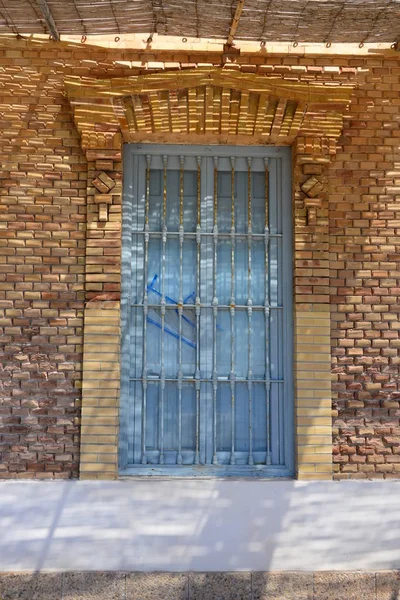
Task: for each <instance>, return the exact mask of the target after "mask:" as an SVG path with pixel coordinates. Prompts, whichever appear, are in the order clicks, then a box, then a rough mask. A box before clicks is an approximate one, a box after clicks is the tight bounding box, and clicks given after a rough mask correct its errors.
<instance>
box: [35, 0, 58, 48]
mask: <svg viewBox="0 0 400 600" xmlns="http://www.w3.org/2000/svg"><path fill="white" fill-rule="evenodd" d="M37 3H38V5H39V8H40V10H41V11H42V15H43V17H44V20H45V21H46V25H47V27H48V29H49V31H50V35H51V37H52V38H53V40H55V41H56V42H59V41H60V34H59V32H58V29H57V27H56V24H55V22H54V19H53V15H52V14H51V12H50V8H49V5H48V4H47V2H46V0H37Z"/></svg>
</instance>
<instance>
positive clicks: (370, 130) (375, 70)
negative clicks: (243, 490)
mask: <svg viewBox="0 0 400 600" xmlns="http://www.w3.org/2000/svg"><path fill="white" fill-rule="evenodd" d="M351 63H352V64H357V65H358V64H359V65H360V66H362V67H363V68H365V67H369V70H368V71H367V73H366V76H365V82H364V84H363V85H362V86H360V88H359V89H358V90H356V92H355V94H354V98H353V101H352V105H351V112H350V114H349V118H348V121H347V125H346V127H345V130H344V132H343V137H342V139H341V140H340V148H339V149H338V154H337V157H336V159H335V161H333V163H332V166H331V169H330V181H329V183H330V193H329V203H330V207H329V226H330V233H331V235H330V276H331V280H330V286H331V287H330V292H331V325H332V361H333V373H334V374H335V377H334V380H333V399H334V420H333V424H334V463H335V477H336V478H366V477H368V478H380V479H382V478H393V477H395V478H397V477H399V476H400V424H399V417H400V410H399V401H400V377H399V364H400V337H399V330H400V319H399V313H400V236H399V234H400V195H399V194H400V128H399V124H400V98H399V91H400V61H399V59H398V58H397V57H396V58H394V59H388V60H380V59H379V58H377V59H371V60H370V61H357V60H353V61H351Z"/></svg>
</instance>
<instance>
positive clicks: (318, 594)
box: [0, 571, 400, 600]
mask: <svg viewBox="0 0 400 600" xmlns="http://www.w3.org/2000/svg"><path fill="white" fill-rule="evenodd" d="M158 598H159V599H162V600H211V599H215V600H400V572H399V571H377V572H348V571H346V572H327V571H326V572H321V571H319V572H315V573H312V572H286V571H282V572H278V571H272V572H226V573H122V572H93V571H91V572H65V573H35V574H29V573H0V600H17V599H18V600H153V599H158Z"/></svg>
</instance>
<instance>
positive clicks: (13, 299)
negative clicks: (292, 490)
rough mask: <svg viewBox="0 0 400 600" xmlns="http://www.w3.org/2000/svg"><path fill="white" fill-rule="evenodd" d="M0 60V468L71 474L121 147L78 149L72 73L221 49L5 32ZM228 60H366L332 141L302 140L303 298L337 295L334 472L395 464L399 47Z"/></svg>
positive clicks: (339, 76) (113, 273)
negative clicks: (370, 54) (144, 46)
mask: <svg viewBox="0 0 400 600" xmlns="http://www.w3.org/2000/svg"><path fill="white" fill-rule="evenodd" d="M0 61H1V71H0V85H1V88H0V89H1V91H0V126H1V131H2V143H1V149H0V156H1V163H2V170H1V174H0V177H1V179H0V186H1V189H0V309H1V316H0V319H1V320H0V329H1V331H0V341H1V355H0V366H1V386H2V387H1V404H0V419H1V420H0V476H8V477H15V476H18V477H71V476H76V475H77V472H78V460H79V456H78V449H79V439H78V438H79V417H80V387H81V379H82V376H81V363H82V345H83V309H84V301H85V293H86V300H91V301H96V300H102V301H110V300H112V301H114V300H117V299H118V297H119V286H120V273H119V269H120V262H119V255H120V246H119V239H120V211H121V205H120V187H121V163H120V156H118V155H117V154H115V153H113V151H112V150H111V149H110V150H108V152H104V153H103V154H104V155H101V156H99V155H95V154H90V151H89V152H88V155H87V157H86V156H84V155H83V153H82V151H81V150H80V142H79V139H78V135H77V133H76V129H75V126H74V124H73V119H72V113H71V109H70V107H69V105H68V102H67V101H66V99H65V96H64V84H63V79H64V77H65V76H66V75H77V74H78V75H80V76H85V75H88V76H89V75H90V76H91V77H93V76H95V77H109V76H114V77H116V76H118V77H119V76H121V77H122V76H127V75H133V74H138V73H141V72H146V73H149V72H152V71H153V72H156V71H158V70H160V69H163V68H165V69H172V68H174V69H176V68H193V66H194V65H195V64H196V63H200V64H202V65H210V66H212V65H220V63H221V56H220V55H219V54H218V53H215V52H214V53H208V54H201V53H183V52H174V51H171V52H163V53H160V54H159V55H156V54H154V53H151V52H150V51H147V53H144V54H143V53H140V52H138V51H129V50H118V51H117V50H108V51H106V50H102V49H99V48H95V47H89V46H88V47H86V46H84V45H77V46H74V45H72V44H63V43H61V44H55V43H47V42H46V43H43V42H37V41H31V42H28V41H26V40H2V41H0ZM227 68H233V69H238V68H241V69H242V70H243V71H244V72H250V73H260V74H272V75H275V76H281V77H285V78H293V79H295V80H302V81H312V80H313V81H315V80H316V81H327V82H330V81H331V80H333V79H335V81H343V82H347V81H348V80H349V78H351V77H354V73H355V71H356V70H357V69H360V70H361V71H362V74H363V78H364V81H363V82H362V84H361V85H360V87H359V89H357V90H356V92H355V93H354V95H353V100H352V104H351V107H350V111H349V113H348V115H347V117H346V122H345V128H344V132H343V136H342V138H341V140H340V143H339V148H338V149H337V154H336V155H334V150H335V149H334V148H332V147H331V146H329V144H328V145H326V143H325V142H324V141H323V140H321V142H320V147H315V143H314V142H312V141H311V140H308V139H306V138H304V139H302V140H298V141H297V145H296V151H297V154H296V157H297V158H296V161H295V164H294V173H295V178H296V182H297V183H296V185H295V186H294V187H295V189H294V201H295V215H294V217H295V222H296V228H295V231H296V236H295V281H294V286H295V292H296V302H297V304H298V308H299V310H301V311H303V312H307V311H310V310H315V308H313V307H315V306H316V305H321V306H322V305H324V306H327V305H328V304H329V303H330V305H331V341H332V362H333V373H334V378H333V389H332V398H333V404H334V406H333V408H334V412H333V415H334V421H333V424H334V435H335V438H334V469H335V476H336V477H338V478H359V477H377V478H385V477H398V476H399V474H400V454H399V453H400V423H399V415H400V412H399V400H400V393H399V363H400V356H399V348H400V338H399V330H400V329H399V326H398V320H399V312H400V301H399V294H400V277H399V272H400V271H399V265H398V263H399V261H400V252H399V239H400V238H399V235H398V234H399V230H400V217H399V212H400V209H399V201H398V195H399V192H400V170H399V166H398V165H399V164H400V160H399V159H400V156H399V154H400V151H399V146H400V144H399V141H400V140H399V138H400V132H399V121H400V117H399V105H400V100H399V98H398V94H399V90H400V65H399V56H398V55H397V54H395V53H391V54H390V55H389V56H387V57H386V58H385V57H384V56H382V57H379V56H378V57H375V58H363V57H360V58H351V57H348V58H346V57H334V56H329V57H328V56H326V57H322V56H319V57H314V58H313V57H312V56H305V57H300V56H299V57H297V58H296V57H293V56H291V57H285V56H270V55H268V54H263V55H260V54H258V55H257V56H256V55H246V54H244V55H242V56H239V57H238V58H237V62H236V63H235V64H228V65H227ZM114 133H115V132H113V135H114ZM99 136H102V137H103V138H104V139H105V140H106V139H107V136H106V135H105V134H104V132H101V131H99ZM114 141H115V140H114ZM112 148H114V146H112ZM299 157H300V158H299ZM301 157H302V158H301ZM310 157H312V159H311V160H310ZM326 159H328V160H326ZM103 171H104V172H106V173H107V175H108V176H110V177H111V178H113V179H114V180H115V181H116V186H115V188H113V189H112V190H111V191H110V194H111V195H112V198H111V203H109V202H107V203H105V204H106V208H105V209H104V205H102V204H99V203H97V202H96V201H95V198H94V196H95V194H98V193H99V192H98V190H96V188H95V187H94V186H93V184H92V181H93V180H94V179H95V178H96V177H97V176H98V175H99V174H100V173H102V172H103ZM310 178H316V179H318V183H319V184H321V185H322V187H318V183H317V184H315V182H314V180H313V179H311V182H310ZM307 182H308V183H307ZM313 182H314V186H315V185H316V186H317V187H313V186H311V184H312V183H313ZM304 184H305V186H304ZM301 186H303V189H301ZM309 186H311V187H309ZM101 206H103V209H102V210H103V213H102V217H104V216H106V218H107V220H104V221H101V220H100V221H99V210H100V209H99V207H101ZM104 210H106V213H104ZM302 343H303V342H302ZM310 398H311V395H310ZM323 408H324V409H325V407H323ZM324 418H326V415H325V416H324ZM303 433H304V435H309V434H311V435H316V434H317V433H321V432H315V431H309V432H303ZM326 433H327V432H326V431H325V430H324V431H323V432H322V433H321V435H323V439H322V441H321V440H320V441H318V442H317V439H315V440H314V441H315V446H316V447H317V445H320V444H322V445H325V444H326V439H325V436H326ZM328 434H329V432H328ZM323 450H324V449H323ZM324 469H326V465H324Z"/></svg>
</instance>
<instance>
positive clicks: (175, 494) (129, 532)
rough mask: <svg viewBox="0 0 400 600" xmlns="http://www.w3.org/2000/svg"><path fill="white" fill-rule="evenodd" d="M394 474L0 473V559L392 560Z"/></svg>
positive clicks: (257, 567)
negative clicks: (111, 478)
mask: <svg viewBox="0 0 400 600" xmlns="http://www.w3.org/2000/svg"><path fill="white" fill-rule="evenodd" d="M399 502H400V481H399V482H393V481H382V482H365V481H362V482H361V481H360V482H358V481H350V482H312V483H302V482H296V481H221V480H219V481H218V480H196V481H194V480H186V481H185V480H168V481H160V480H148V479H146V480H139V481H138V480H137V479H136V480H130V481H117V482H79V481H70V482H45V483H44V482H37V483H36V482H17V481H6V482H0V570H2V571H29V572H32V571H52V570H60V571H69V570H71V571H72V570H74V571H78V570H85V571H88V570H98V571H107V570H108V571H178V572H182V571H245V570H253V571H280V570H293V571H301V570H305V571H321V570H347V571H354V570H362V571H371V570H380V569H400V510H399V505H400V504H399Z"/></svg>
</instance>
